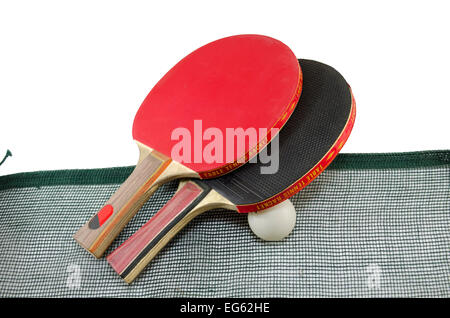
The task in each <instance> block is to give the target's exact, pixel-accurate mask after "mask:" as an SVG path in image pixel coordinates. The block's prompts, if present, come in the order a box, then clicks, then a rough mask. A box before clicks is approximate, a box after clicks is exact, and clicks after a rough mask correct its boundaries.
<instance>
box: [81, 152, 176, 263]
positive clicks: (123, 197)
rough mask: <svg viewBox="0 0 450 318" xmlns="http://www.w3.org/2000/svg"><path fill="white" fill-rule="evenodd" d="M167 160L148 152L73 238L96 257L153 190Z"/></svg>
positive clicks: (169, 160)
mask: <svg viewBox="0 0 450 318" xmlns="http://www.w3.org/2000/svg"><path fill="white" fill-rule="evenodd" d="M171 163H172V161H171V159H170V158H168V157H166V156H164V155H163V154H160V153H158V152H156V151H152V152H150V153H149V154H148V155H147V156H145V157H144V158H143V159H142V160H140V162H139V163H138V164H137V165H136V168H135V169H134V170H133V172H132V173H131V175H130V176H129V177H128V179H127V180H125V182H124V183H123V184H122V185H121V186H120V188H119V189H118V190H117V191H116V192H115V193H114V194H113V195H112V197H111V198H110V199H109V200H108V201H107V202H106V203H105V205H104V206H103V208H102V209H100V210H99V211H98V212H97V213H96V214H95V215H94V216H93V217H92V218H91V219H90V220H89V221H88V222H87V223H86V224H85V225H84V226H83V227H81V228H80V229H79V230H78V232H76V233H75V235H74V236H73V237H74V239H75V240H76V241H77V242H78V243H79V244H80V245H81V246H82V247H83V248H84V249H86V250H87V251H89V252H90V253H91V254H92V255H94V256H95V257H97V258H100V257H101V256H102V255H103V253H104V252H105V251H106V249H107V248H108V247H109V245H110V244H111V243H112V241H113V240H114V239H115V238H116V236H117V235H119V233H120V231H122V229H123V228H124V227H125V225H127V223H128V222H129V221H130V220H131V218H132V217H133V216H134V215H135V214H136V213H137V211H138V210H139V209H140V208H141V207H142V205H144V203H145V202H146V201H147V200H148V199H149V198H150V196H151V195H152V194H153V193H154V192H155V191H156V189H157V186H156V185H155V183H156V182H157V181H159V180H160V179H161V177H163V176H166V175H167V172H168V171H169V170H170V168H169V167H170V165H171Z"/></svg>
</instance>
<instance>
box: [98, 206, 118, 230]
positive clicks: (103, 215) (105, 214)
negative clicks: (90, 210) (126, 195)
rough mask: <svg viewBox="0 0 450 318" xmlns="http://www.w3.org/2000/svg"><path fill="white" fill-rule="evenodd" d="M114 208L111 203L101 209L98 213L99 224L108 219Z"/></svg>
mask: <svg viewBox="0 0 450 318" xmlns="http://www.w3.org/2000/svg"><path fill="white" fill-rule="evenodd" d="M113 212H114V208H113V206H112V205H111V204H107V205H105V206H104V207H103V208H102V209H101V210H100V211H98V213H97V217H98V223H99V226H102V225H103V224H104V223H105V222H106V220H108V219H109V217H110V216H111V215H112V214H113Z"/></svg>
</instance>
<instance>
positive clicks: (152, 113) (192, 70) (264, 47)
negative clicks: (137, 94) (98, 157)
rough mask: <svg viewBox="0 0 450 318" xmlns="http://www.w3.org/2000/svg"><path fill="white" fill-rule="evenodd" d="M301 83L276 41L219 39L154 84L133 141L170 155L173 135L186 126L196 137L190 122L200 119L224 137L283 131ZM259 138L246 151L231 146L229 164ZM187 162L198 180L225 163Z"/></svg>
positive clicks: (295, 65)
mask: <svg viewBox="0 0 450 318" xmlns="http://www.w3.org/2000/svg"><path fill="white" fill-rule="evenodd" d="M301 80H302V78H301V71H300V67H299V64H298V62H297V59H296V57H295V55H294V54H293V53H292V51H291V50H290V49H289V48H288V47H287V46H286V45H284V44H283V43H281V42H280V41H278V40H275V39H273V38H270V37H267V36H261V35H238V36H232V37H228V38H224V39H221V40H217V41H215V42H212V43H209V44H207V45H205V46H203V47H201V48H199V49H197V50H196V51H194V52H192V53H191V54H189V55H188V56H186V57H185V58H184V59H182V60H181V61H180V62H179V63H178V64H176V65H175V66H174V67H173V68H172V69H171V70H170V71H169V72H168V73H167V74H166V75H165V76H164V77H163V78H162V79H161V80H160V81H159V82H158V83H157V84H156V86H155V87H154V88H153V89H152V90H151V92H150V93H149V94H148V96H147V97H146V98H145V100H144V102H143V103H142V105H141V107H140V109H139V111H138V112H137V114H136V117H135V120H134V124H133V138H134V139H135V140H136V141H139V142H140V143H142V144H144V145H146V146H148V147H150V148H152V149H154V150H157V151H158V152H160V153H162V154H164V155H166V156H168V157H171V150H172V149H173V147H174V145H175V144H176V143H177V142H178V140H171V135H172V132H173V131H174V129H176V128H179V127H183V128H187V129H188V130H189V131H190V132H191V136H192V138H194V136H193V135H194V120H201V121H202V128H203V130H206V129H207V128H216V129H219V130H220V131H221V132H222V134H223V136H225V135H226V129H227V128H238V127H242V128H243V129H247V128H256V129H259V128H267V129H270V128H273V127H276V128H281V127H282V125H283V124H284V123H285V121H286V120H287V119H288V118H289V115H290V113H291V112H292V110H293V108H294V107H295V105H296V103H297V101H298V98H299V93H300V90H301ZM258 137H259V140H257V142H256V143H254V142H253V143H251V142H249V143H248V144H246V147H245V153H242V152H240V153H238V149H237V148H236V146H237V143H235V147H234V148H233V151H232V152H233V153H234V156H233V157H232V158H233V160H232V162H235V161H237V160H238V159H240V158H241V157H243V156H244V155H245V154H246V153H248V152H249V150H251V149H252V148H254V147H256V146H257V143H258V142H260V141H261V140H262V139H263V138H264V137H265V136H258ZM192 145H194V142H192ZM223 149H224V150H225V149H227V148H226V140H225V138H223ZM199 151H200V152H201V151H202V147H198V148H196V149H192V153H194V152H197V155H198V152H199ZM191 158H192V162H182V163H183V165H185V166H187V167H188V168H190V169H192V170H194V171H195V172H197V173H199V174H200V176H201V177H202V178H205V177H208V176H207V175H202V173H204V172H207V171H215V170H218V169H220V168H223V167H224V166H226V165H227V163H226V162H213V163H206V162H205V161H204V160H202V162H197V163H196V162H193V161H194V158H193V156H192V157H191ZM225 159H226V158H225ZM224 161H225V160H224ZM228 164H230V162H228Z"/></svg>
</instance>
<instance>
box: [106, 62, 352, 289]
mask: <svg viewBox="0 0 450 318" xmlns="http://www.w3.org/2000/svg"><path fill="white" fill-rule="evenodd" d="M300 65H301V67H302V72H303V78H304V82H303V88H302V96H301V97H300V101H299V103H298V106H297V107H296V110H295V111H294V112H293V114H292V115H291V118H290V119H289V121H288V122H287V123H286V125H285V126H284V128H283V129H282V130H281V131H280V133H279V136H278V137H279V160H280V161H279V168H278V171H277V172H276V173H274V174H261V173H260V169H261V166H263V164H261V163H247V164H245V165H244V166H242V167H241V168H239V169H237V170H235V171H233V172H231V173H229V174H227V175H224V176H221V177H218V178H215V179H210V180H189V181H187V182H186V183H184V184H183V185H182V186H181V187H180V189H179V190H178V191H177V192H176V194H175V195H174V196H173V197H172V199H171V200H170V201H169V202H167V204H166V205H165V206H164V207H163V208H162V209H161V210H160V211H158V212H157V213H156V214H155V215H154V216H153V217H152V218H151V219H150V221H148V222H147V223H146V224H145V225H144V226H143V227H142V228H141V229H139V230H138V231H137V232H136V233H135V234H134V235H132V236H131V237H130V238H129V239H128V240H127V241H126V242H124V243H123V244H122V245H121V246H120V247H118V248H117V249H116V250H115V251H114V252H112V253H111V254H110V255H109V256H108V257H107V260H108V262H109V263H110V265H111V266H112V267H113V268H114V270H115V271H116V272H117V273H118V274H119V275H121V277H122V278H123V279H124V280H125V281H126V282H128V283H131V282H132V281H133V280H134V279H135V278H136V276H137V275H138V274H139V273H140V272H141V271H142V270H143V268H144V267H145V266H146V265H147V264H148V263H149V262H150V260H152V259H153V257H154V256H155V255H156V254H157V253H158V252H159V250H161V248H162V247H164V246H165V245H166V244H167V243H168V242H169V241H170V239H172V238H173V237H174V236H175V234H176V233H177V232H178V231H179V230H181V229H182V228H183V227H184V226H185V225H186V224H187V223H188V222H189V221H190V220H192V219H193V218H194V217H195V216H197V215H199V214H200V213H202V212H205V211H209V210H212V209H215V208H225V209H229V210H236V211H238V212H254V211H259V210H263V209H266V208H269V207H271V206H274V205H276V204H278V203H280V202H282V201H284V200H286V199H288V198H289V197H291V196H292V195H294V194H295V193H297V192H299V191H300V190H301V189H303V188H304V187H305V186H306V185H308V184H309V183H310V182H311V181H312V180H313V179H314V178H316V177H317V176H318V175H319V174H320V173H321V172H322V171H323V170H324V169H325V168H326V167H327V166H328V165H329V164H330V163H331V161H332V160H333V159H334V158H335V157H336V155H337V154H338V152H339V151H340V150H341V148H342V146H343V145H344V143H345V142H346V140H347V138H348V137H349V135H350V132H351V130H352V127H353V123H354V120H355V114H356V109H355V102H354V99H353V95H352V93H351V89H350V87H349V86H348V84H347V83H346V81H345V79H344V78H343V77H342V76H341V75H340V74H339V73H338V72H337V71H336V70H335V69H333V68H331V67H330V66H327V65H325V64H322V63H319V62H315V61H310V60H300ZM273 142H274V141H272V143H273Z"/></svg>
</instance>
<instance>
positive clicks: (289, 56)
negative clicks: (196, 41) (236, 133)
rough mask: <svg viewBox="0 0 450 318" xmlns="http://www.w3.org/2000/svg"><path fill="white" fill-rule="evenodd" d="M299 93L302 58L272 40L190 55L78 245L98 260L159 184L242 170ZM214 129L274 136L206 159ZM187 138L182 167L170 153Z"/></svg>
mask: <svg viewBox="0 0 450 318" xmlns="http://www.w3.org/2000/svg"><path fill="white" fill-rule="evenodd" d="M301 87H302V73H301V69H300V67H299V64H298V62H297V59H296V57H295V56H294V54H293V53H292V51H291V50H290V49H289V48H288V47H287V46H286V45H285V44H283V43H281V42H280V41H278V40H275V39H273V38H270V37H266V36H261V35H238V36H232V37H227V38H224V39H221V40H217V41H215V42H212V43H209V44H207V45H205V46H203V47H201V48H199V49H197V50H196V51H194V52H193V53H191V54H189V55H188V56H186V57H185V58H184V59H182V60H181V61H180V62H179V63H178V64H176V65H175V66H174V67H173V68H172V69H171V70H170V71H169V72H168V73H167V74H166V75H165V76H164V77H163V78H162V79H161V80H160V81H159V82H158V83H157V84H156V85H155V87H154V88H153V89H152V90H151V91H150V93H149V94H148V96H147V97H146V98H145V100H144V102H143V103H142V105H141V107H140V108H139V110H138V112H137V114H136V117H135V119H134V123H133V139H134V140H135V141H136V142H137V144H138V146H139V149H140V158H139V162H138V164H137V166H136V168H135V169H134V171H133V172H132V174H131V175H130V176H129V178H128V179H127V180H126V181H125V182H124V183H123V184H122V186H121V187H120V188H119V189H118V190H117V192H116V193H114V195H113V196H112V197H111V198H110V199H109V200H108V201H107V202H106V204H105V205H104V206H103V208H101V209H100V211H98V212H97V213H96V214H95V215H94V216H93V217H92V218H91V219H90V220H89V221H88V222H87V223H86V224H85V225H84V226H83V227H82V228H80V229H79V230H78V232H77V233H76V234H75V235H74V238H75V240H76V241H77V242H78V243H79V244H80V245H81V246H82V247H84V248H85V249H86V250H88V251H89V252H90V253H91V254H93V255H94V256H95V257H100V256H102V254H103V253H104V252H105V250H106V249H107V248H108V246H109V245H110V244H111V242H112V241H113V240H114V238H115V237H116V236H117V235H118V234H119V233H120V231H121V230H122V229H123V228H124V226H125V225H126V224H127V223H128V222H129V220H130V219H131V218H132V217H133V216H134V215H135V213H136V212H137V211H138V210H139V209H140V208H141V206H142V205H143V204H144V203H145V201H146V200H147V199H148V198H149V197H150V196H151V194H152V193H153V192H154V191H155V190H156V188H157V187H158V186H160V185H161V184H163V183H165V182H168V181H170V180H173V179H176V178H186V177H189V178H201V179H206V178H213V177H217V176H220V175H224V174H226V173H228V172H230V171H232V170H234V169H236V168H237V167H239V166H241V165H242V164H243V163H245V162H246V161H248V160H249V159H250V158H251V157H253V156H254V155H255V154H257V153H258V151H260V150H261V149H262V148H264V146H265V145H266V144H267V142H270V140H271V139H272V138H273V137H274V135H276V132H277V130H276V129H274V128H278V129H279V128H281V127H282V126H283V125H284V124H285V122H286V121H287V119H288V118H289V117H290V115H291V113H292V111H293V110H294V108H295V106H296V105H297V101H298V98H299V96H300V92H301ZM200 120H201V122H200ZM199 123H200V124H199ZM209 128H210V129H215V131H216V132H217V131H219V132H220V133H221V134H222V135H223V136H226V131H227V129H229V128H243V129H244V130H246V129H247V128H254V129H267V131H268V132H267V134H260V135H258V136H257V137H258V138H256V139H255V140H249V141H248V142H246V143H245V145H244V146H243V147H241V148H240V149H238V145H237V142H236V145H234V146H233V148H232V149H231V150H232V151H231V152H230V151H229V149H227V146H228V148H229V145H227V144H226V139H225V138H223V140H222V142H220V141H217V140H215V141H216V142H219V143H221V146H222V149H224V155H223V156H221V158H217V157H216V158H214V160H203V158H202V156H203V154H204V151H205V148H206V147H207V145H208V142H203V140H202V138H205V137H204V135H203V130H204V131H205V132H206V130H207V129H209ZM180 129H181V130H180ZM272 129H274V130H272ZM177 130H178V132H180V131H181V132H183V133H186V131H187V133H188V134H189V136H188V137H186V136H184V135H182V134H180V135H177V134H175V137H174V135H173V134H174V132H177ZM199 136H200V138H198V137H199ZM182 137H183V138H189V144H193V146H192V149H191V151H189V150H190V149H187V148H185V149H183V150H182V151H179V153H180V154H181V156H183V157H182V159H183V160H178V161H177V160H175V158H172V157H173V156H172V151H173V150H174V149H178V148H177V147H180V146H179V145H180V141H181V140H182ZM210 138H212V137H210ZM205 139H207V138H205ZM192 140H193V142H192ZM199 140H200V141H199ZM225 149H226V150H227V151H226V154H225ZM178 150H179V149H178ZM191 152H192V156H191V155H190V154H191ZM186 157H187V159H186ZM180 161H182V162H180Z"/></svg>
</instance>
